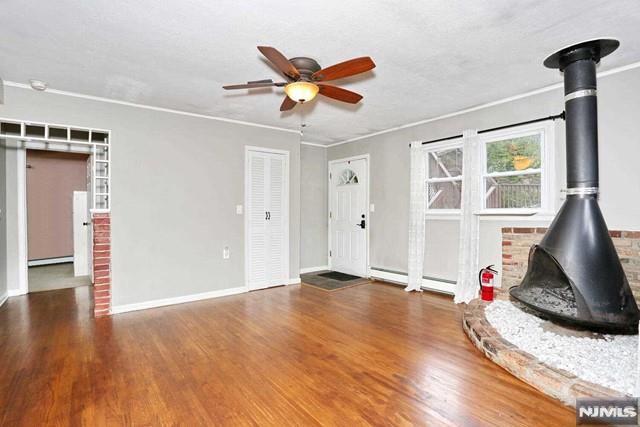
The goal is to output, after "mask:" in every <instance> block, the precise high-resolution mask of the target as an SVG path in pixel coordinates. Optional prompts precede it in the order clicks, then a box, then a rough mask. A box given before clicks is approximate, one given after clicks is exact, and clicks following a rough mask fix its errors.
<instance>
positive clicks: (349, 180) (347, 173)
mask: <svg viewBox="0 0 640 427" xmlns="http://www.w3.org/2000/svg"><path fill="white" fill-rule="evenodd" d="M357 183H358V175H356V173H355V172H354V171H352V170H351V169H345V170H343V171H342V173H341V174H340V179H339V180H338V185H351V184H357Z"/></svg>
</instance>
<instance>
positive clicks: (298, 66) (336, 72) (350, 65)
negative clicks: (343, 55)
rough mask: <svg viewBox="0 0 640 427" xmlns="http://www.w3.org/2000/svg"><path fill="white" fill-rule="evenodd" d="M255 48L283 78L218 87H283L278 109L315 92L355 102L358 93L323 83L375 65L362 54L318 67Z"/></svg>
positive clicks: (302, 59)
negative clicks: (282, 95)
mask: <svg viewBox="0 0 640 427" xmlns="http://www.w3.org/2000/svg"><path fill="white" fill-rule="evenodd" d="M258 50H259V51H260V52H261V53H262V54H263V55H264V56H265V57H266V58H267V59H268V60H269V61H270V62H271V63H272V64H273V65H275V66H276V68H278V70H280V71H281V72H282V74H284V76H285V77H286V79H287V81H286V82H274V81H273V80H271V79H267V80H254V81H251V82H247V84H239V85H229V86H222V88H223V89H227V90H231V89H253V88H260V87H271V86H277V87H284V91H285V93H286V94H287V96H285V98H284V101H282V105H280V111H287V110H291V109H292V108H293V107H295V106H296V104H297V103H300V104H302V103H305V102H309V101H311V100H312V99H313V98H315V97H316V95H317V94H318V93H320V95H324V96H327V97H329V98H333V99H337V100H338V101H342V102H348V103H349V104H357V103H358V102H359V101H360V100H361V99H362V95H360V94H357V93H355V92H351V91H350V90H346V89H343V88H341V87H338V86H334V85H331V84H327V83H325V82H328V81H331V80H337V79H342V78H345V77H350V76H354V75H356V74H360V73H364V72H365V71H369V70H371V69H373V68H374V67H375V66H376V64H374V63H373V61H372V60H371V58H369V57H368V56H363V57H360V58H354V59H350V60H348V61H344V62H341V63H339V64H335V65H332V66H331V67H327V68H321V67H320V64H318V62H317V61H316V60H315V59H312V58H307V57H303V56H301V57H296V58H291V59H287V58H286V57H285V56H284V55H283V54H282V53H280V51H278V50H277V49H276V48H273V47H270V46H258Z"/></svg>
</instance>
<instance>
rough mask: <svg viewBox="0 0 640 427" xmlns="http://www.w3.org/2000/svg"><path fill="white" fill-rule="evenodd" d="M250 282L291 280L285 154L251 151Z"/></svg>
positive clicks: (262, 285) (264, 284)
mask: <svg viewBox="0 0 640 427" xmlns="http://www.w3.org/2000/svg"><path fill="white" fill-rule="evenodd" d="M246 179H247V183H246V192H247V197H246V199H247V200H246V206H247V213H246V215H247V218H246V220H247V226H246V230H247V252H246V255H247V277H248V280H247V285H248V287H249V289H251V290H255V289H262V288H267V287H270V286H278V285H283V284H286V283H287V282H288V279H287V277H288V264H289V262H288V261H289V251H288V247H289V243H288V228H289V225H288V200H287V199H288V191H287V190H288V162H287V157H286V155H285V154H280V153H272V152H263V151H247V173H246Z"/></svg>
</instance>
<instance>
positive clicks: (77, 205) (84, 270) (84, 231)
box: [73, 191, 89, 276]
mask: <svg viewBox="0 0 640 427" xmlns="http://www.w3.org/2000/svg"><path fill="white" fill-rule="evenodd" d="M88 214H89V212H88V209H87V192H86V191H74V192H73V274H74V275H75V276H86V275H88V274H89V226H88V223H89V215H88Z"/></svg>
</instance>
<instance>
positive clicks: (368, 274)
mask: <svg viewBox="0 0 640 427" xmlns="http://www.w3.org/2000/svg"><path fill="white" fill-rule="evenodd" d="M350 160H365V162H366V169H367V185H366V188H365V206H366V210H367V212H366V214H365V215H366V218H365V219H366V220H367V228H366V233H365V256H366V258H367V261H366V272H365V274H366V276H365V277H371V264H370V258H369V254H370V234H371V223H372V221H371V205H370V202H369V200H370V198H369V197H370V192H371V156H370V155H369V153H365V154H358V155H356V156H351V157H343V158H341V159H334V160H329V161H328V162H327V233H328V236H327V246H328V250H329V253H333V247H332V240H331V234H332V233H331V217H330V214H331V200H332V198H331V195H332V194H331V191H332V187H331V166H333V165H334V164H336V163H342V162H347V161H350ZM327 259H328V262H327V265H328V266H329V270H331V269H332V261H331V259H332V257H331V256H330V255H329V254H327Z"/></svg>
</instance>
